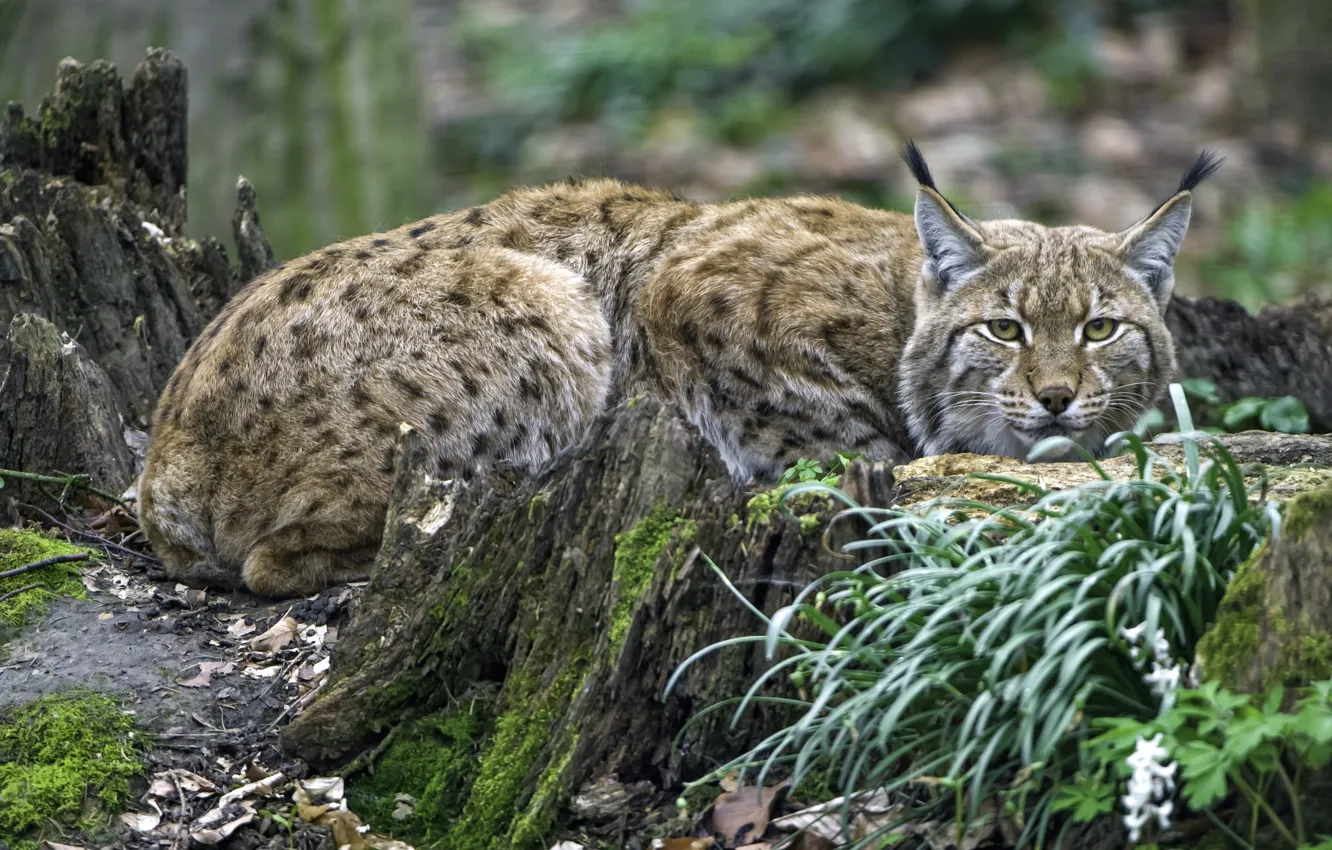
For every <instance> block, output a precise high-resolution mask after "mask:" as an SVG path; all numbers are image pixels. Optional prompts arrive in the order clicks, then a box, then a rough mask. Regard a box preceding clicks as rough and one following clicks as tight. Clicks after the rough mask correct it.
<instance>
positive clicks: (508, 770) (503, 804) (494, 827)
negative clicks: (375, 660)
mask: <svg viewBox="0 0 1332 850" xmlns="http://www.w3.org/2000/svg"><path fill="white" fill-rule="evenodd" d="M586 667H587V663H586V661H581V660H574V661H571V662H570V663H568V664H567V665H566V666H565V667H564V668H563V669H562V670H561V671H560V673H559V674H558V675H557V676H556V677H555V680H554V681H553V682H551V683H550V685H548V686H546V687H545V688H544V689H543V688H540V687H538V686H536V685H535V684H532V683H529V682H527V681H526V680H525V679H524V678H523V674H522V673H520V672H519V673H514V674H512V675H511V676H510V679H511V681H510V683H509V685H508V687H509V689H510V693H509V694H508V695H507V700H508V703H509V705H511V706H512V708H510V709H509V710H508V711H506V712H504V713H503V714H502V715H501V716H500V717H499V719H498V720H497V721H496V723H495V735H494V737H493V738H491V740H490V744H489V746H487V748H486V750H485V753H484V754H483V755H482V757H481V765H480V770H479V771H478V774H477V777H476V781H475V782H474V783H473V784H472V789H471V793H470V795H469V796H468V798H467V804H466V806H465V808H464V810H463V815H462V818H461V819H459V820H458V821H457V822H456V823H454V825H453V827H452V828H451V829H450V831H449V836H448V839H447V840H446V841H445V842H444V843H443V845H442V846H445V847H448V848H449V850H525V848H527V847H529V846H533V841H532V838H533V836H531V835H530V833H531V831H532V829H533V828H535V827H539V826H541V825H542V824H546V825H548V824H549V820H548V819H549V818H553V816H554V806H553V795H554V794H555V793H557V792H558V788H552V784H553V783H554V781H555V780H557V779H558V778H560V776H561V774H562V769H561V770H557V772H556V773H554V774H552V773H551V771H550V770H546V771H543V772H542V778H541V779H540V780H538V788H537V792H538V794H539V792H540V791H541V787H542V786H543V785H544V786H545V789H546V796H545V797H544V798H542V799H540V800H539V799H538V795H537V794H534V795H533V798H532V799H531V800H530V801H529V803H528V804H527V805H526V806H525V807H524V815H523V816H522V817H521V818H520V817H518V814H519V813H518V807H519V797H520V795H521V793H522V791H523V788H524V786H525V785H526V784H527V782H528V780H529V778H530V777H531V775H532V773H533V772H534V770H535V767H536V765H537V763H538V760H539V759H540V758H541V756H542V755H543V753H545V752H546V751H547V750H548V749H549V741H550V735H551V732H552V727H554V725H555V724H556V722H557V721H558V720H559V719H560V717H561V716H562V715H563V713H564V711H565V710H566V709H567V706H568V701H569V698H570V697H571V696H573V694H575V693H576V692H577V690H578V688H579V687H580V686H581V684H582V681H583V679H584V677H585V675H586ZM569 728H572V727H569ZM570 734H571V733H570ZM573 743H574V742H572V741H570V742H567V743H566V744H564V746H563V747H562V748H561V749H562V750H566V749H567V752H569V753H572V747H573ZM558 755H559V754H556V757H555V758H554V759H553V760H551V759H548V760H547V762H548V764H551V765H558V763H559V757H558ZM523 824H526V826H523ZM520 827H521V828H522V829H523V831H524V835H525V836H526V837H525V839H524V842H523V843H520V842H518V841H517V840H512V839H510V838H509V837H508V836H509V835H510V832H511V830H516V829H518V828H520Z"/></svg>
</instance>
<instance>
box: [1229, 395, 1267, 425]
mask: <svg viewBox="0 0 1332 850" xmlns="http://www.w3.org/2000/svg"><path fill="white" fill-rule="evenodd" d="M1266 405H1267V399H1263V398H1242V399H1239V400H1238V401H1232V402H1231V403H1230V404H1228V405H1226V406H1225V407H1223V408H1221V423H1222V424H1223V425H1225V426H1226V428H1227V429H1229V430H1231V431H1243V430H1245V428H1246V426H1248V425H1251V424H1253V420H1255V419H1257V418H1258V416H1259V414H1260V413H1262V410H1263V408H1264V407H1265V406H1266Z"/></svg>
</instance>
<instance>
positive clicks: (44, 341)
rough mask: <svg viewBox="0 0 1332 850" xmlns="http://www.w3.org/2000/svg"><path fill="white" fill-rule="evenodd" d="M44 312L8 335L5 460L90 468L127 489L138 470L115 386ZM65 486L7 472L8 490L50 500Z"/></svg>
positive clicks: (0, 437)
mask: <svg viewBox="0 0 1332 850" xmlns="http://www.w3.org/2000/svg"><path fill="white" fill-rule="evenodd" d="M67 339H68V338H67V337H66V338H62V336H61V333H60V331H59V330H58V329H57V328H56V326H55V325H53V324H51V323H50V322H48V321H47V320H46V319H43V318H41V317H40V316H32V315H27V314H20V315H18V316H15V317H14V320H13V321H12V322H10V324H9V328H8V333H7V334H6V335H5V336H4V337H0V410H3V411H4V415H3V416H0V468H5V469H15V470H21V471H26V472H37V473H45V474H48V475H49V474H51V473H55V472H68V473H80V474H86V475H88V476H89V478H90V479H91V483H92V484H93V485H94V486H96V487H99V488H101V489H103V490H105V491H107V492H110V493H113V494H114V493H120V492H122V491H123V490H124V489H125V487H126V486H127V485H128V484H129V483H130V480H131V478H133V476H134V457H133V455H132V453H131V452H130V449H129V446H128V445H127V444H126V442H125V432H124V424H123V422H122V418H121V415H120V412H119V409H118V407H117V403H116V395H115V389H114V388H113V387H112V386H111V381H110V379H108V378H107V376H106V373H105V372H103V371H102V369H101V368H100V367H99V366H98V365H97V364H96V363H94V362H93V361H92V360H91V359H90V358H89V357H88V353H87V351H85V350H84V348H83V346H81V345H79V344H78V343H74V342H67ZM52 490H56V491H58V490H59V488H58V487H52V486H51V485H49V484H48V485H46V486H45V487H43V486H42V485H40V484H39V483H37V482H34V481H31V480H25V479H21V478H15V477H12V476H10V477H7V478H6V480H5V489H4V490H3V491H0V494H3V495H4V496H6V497H17V498H20V499H23V500H25V501H28V502H35V503H38V504H42V505H48V506H49V505H50V503H51V501H52V500H51V499H50V498H49V497H48V496H47V495H46V493H47V492H48V491H52Z"/></svg>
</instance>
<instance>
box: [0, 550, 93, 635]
mask: <svg viewBox="0 0 1332 850" xmlns="http://www.w3.org/2000/svg"><path fill="white" fill-rule="evenodd" d="M88 551H89V550H87V549H81V548H79V547H77V546H71V545H70V544H68V543H65V542H64V541H63V540H53V539H52V538H50V537H46V536H45V535H42V534H39V533H37V532H35V531H18V530H16V529H0V572H5V571H7V570H12V569H16V568H18V567H22V566H26V565H28V564H31V563H35V562H37V561H42V560H45V559H46V558H50V557H53V556H55V555H77V554H80V553H83V552H88ZM37 583H41V585H42V587H39V588H34V589H33V590H29V591H27V592H25V593H21V594H19V595H18V596H15V597H14V598H12V599H9V600H7V601H5V602H0V624H3V625H8V626H13V627H19V626H22V625H23V624H24V623H27V622H29V621H30V620H32V619H33V618H36V617H40V616H42V615H43V614H45V613H46V605H47V603H48V602H50V601H51V600H52V599H55V598H56V597H57V596H74V597H76V598H79V599H83V598H86V596H87V594H86V593H85V592H84V589H83V583H82V582H80V581H79V568H78V565H77V564H52V565H51V566H49V567H42V568H41V569H40V570H33V571H32V572H29V573H23V574H22V575H17V576H13V577H12V578H6V579H0V596H3V595H5V594H6V593H9V592H11V591H14V590H18V589H19V588H21V587H27V586H28V585H30V584H37Z"/></svg>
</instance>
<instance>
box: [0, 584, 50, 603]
mask: <svg viewBox="0 0 1332 850" xmlns="http://www.w3.org/2000/svg"><path fill="white" fill-rule="evenodd" d="M41 586H42V583H41V582H40V581H39V582H37V583H36V584H30V585H28V586H27V587H20V588H19V589H18V590H11V591H9V592H8V593H6V594H5V595H4V596H0V602H4V601H5V600H7V599H13V598H14V597H15V596H18V595H19V594H20V593H27V592H28V591H29V590H36V589H37V588H39V587H41Z"/></svg>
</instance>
